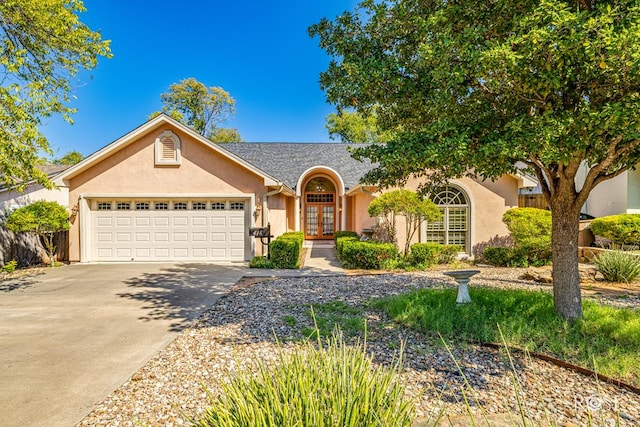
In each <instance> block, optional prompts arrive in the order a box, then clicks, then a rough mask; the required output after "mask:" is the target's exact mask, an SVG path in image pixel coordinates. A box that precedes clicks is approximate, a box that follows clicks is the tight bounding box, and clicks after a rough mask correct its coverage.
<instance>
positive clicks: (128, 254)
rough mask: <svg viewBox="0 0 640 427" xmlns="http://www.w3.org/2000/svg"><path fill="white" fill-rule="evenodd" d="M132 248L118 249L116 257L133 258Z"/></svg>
mask: <svg viewBox="0 0 640 427" xmlns="http://www.w3.org/2000/svg"><path fill="white" fill-rule="evenodd" d="M131 252H132V251H131V248H116V257H118V258H125V259H127V258H131Z"/></svg>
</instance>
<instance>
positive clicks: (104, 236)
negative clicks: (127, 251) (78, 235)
mask: <svg viewBox="0 0 640 427" xmlns="http://www.w3.org/2000/svg"><path fill="white" fill-rule="evenodd" d="M97 238H98V242H102V243H111V242H112V241H113V234H112V233H98V235H97Z"/></svg>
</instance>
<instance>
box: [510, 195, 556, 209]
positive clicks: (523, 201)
mask: <svg viewBox="0 0 640 427" xmlns="http://www.w3.org/2000/svg"><path fill="white" fill-rule="evenodd" d="M518 207H521V208H538V209H549V205H548V204H547V201H546V200H545V199H544V195H542V194H519V195H518Z"/></svg>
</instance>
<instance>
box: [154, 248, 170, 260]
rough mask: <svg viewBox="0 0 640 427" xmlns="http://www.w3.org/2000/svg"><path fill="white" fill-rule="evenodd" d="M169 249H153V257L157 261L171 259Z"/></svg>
mask: <svg viewBox="0 0 640 427" xmlns="http://www.w3.org/2000/svg"><path fill="white" fill-rule="evenodd" d="M169 253H170V252H169V248H154V249H153V257H154V258H157V259H168V258H169Z"/></svg>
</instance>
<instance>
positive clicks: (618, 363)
mask: <svg viewBox="0 0 640 427" xmlns="http://www.w3.org/2000/svg"><path fill="white" fill-rule="evenodd" d="M469 291H470V294H471V298H472V300H473V303H471V304H466V305H463V306H460V307H458V306H457V305H456V293H457V290H456V289H434V290H426V289H421V290H418V291H415V292H412V293H409V294H404V295H399V296H394V297H389V298H385V299H382V300H378V301H374V302H373V303H372V306H373V307H376V308H379V309H382V310H383V311H385V312H386V313H387V314H388V315H389V316H390V317H391V318H393V319H394V320H395V321H397V322H399V323H401V324H404V325H406V326H408V327H410V328H414V329H416V330H419V331H421V332H423V333H430V334H433V335H437V334H441V335H442V337H443V338H444V340H445V341H448V342H455V341H480V342H491V343H499V342H501V337H500V333H499V331H498V326H497V325H500V328H501V329H502V332H503V334H504V340H505V343H506V344H507V345H511V346H516V347H520V348H526V349H527V350H529V351H535V352H539V353H544V354H548V355H552V356H554V357H557V358H559V359H562V360H566V361H568V362H571V363H575V364H578V365H582V366H586V367H590V368H592V369H594V370H596V371H597V372H599V373H601V374H604V375H609V376H612V377H616V378H619V379H622V380H625V381H627V382H630V383H632V384H635V385H640V351H639V349H640V310H637V309H636V310H631V309H624V308H614V307H609V306H604V305H601V304H597V303H595V302H592V301H584V302H583V309H584V317H583V318H582V319H580V320H577V321H575V322H567V321H564V320H562V319H560V318H559V317H558V316H557V315H556V313H555V310H554V308H553V298H552V296H551V295H550V294H548V293H544V292H531V291H524V290H500V289H487V288H475V289H474V288H471V289H470V290H469Z"/></svg>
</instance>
